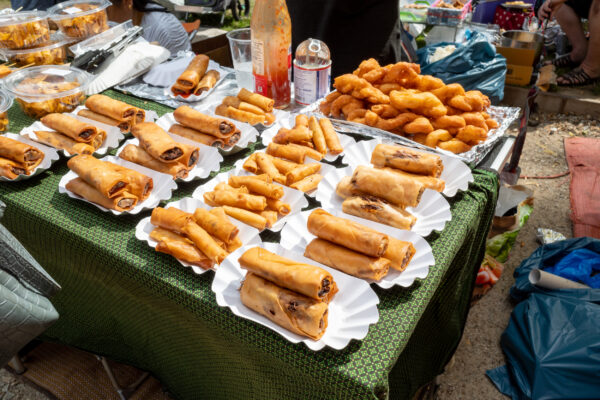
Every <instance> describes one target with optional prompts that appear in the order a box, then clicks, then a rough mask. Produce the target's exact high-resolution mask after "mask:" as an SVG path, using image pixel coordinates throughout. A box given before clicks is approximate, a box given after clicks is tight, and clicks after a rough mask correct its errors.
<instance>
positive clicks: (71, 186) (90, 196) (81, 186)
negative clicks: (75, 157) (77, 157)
mask: <svg viewBox="0 0 600 400" xmlns="http://www.w3.org/2000/svg"><path fill="white" fill-rule="evenodd" d="M71 160H72V159H71ZM65 187H66V188H67V190H69V191H70V192H73V193H75V194H76V195H78V196H80V197H83V198H84V199H86V200H88V201H91V202H92V203H96V204H99V205H101V206H102V207H105V208H109V209H113V210H116V211H129V210H131V209H132V208H134V207H135V205H136V204H137V200H138V199H137V197H135V196H134V195H132V194H131V193H128V192H121V193H119V194H118V195H116V196H114V197H112V198H108V197H106V196H104V195H103V194H102V193H100V192H99V191H98V190H97V189H96V188H94V187H93V186H90V185H88V184H87V182H86V181H84V180H83V179H81V178H75V179H73V180H71V181H69V182H67V184H66V185H65Z"/></svg>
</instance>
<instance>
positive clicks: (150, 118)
mask: <svg viewBox="0 0 600 400" xmlns="http://www.w3.org/2000/svg"><path fill="white" fill-rule="evenodd" d="M133 107H135V106H133ZM81 110H87V108H86V107H85V106H77V108H76V109H75V110H73V112H72V113H71V114H75V115H77V113H78V112H79V111H81ZM144 112H145V115H146V118H145V119H144V122H154V121H156V120H157V119H158V114H157V113H156V111H152V110H144Z"/></svg>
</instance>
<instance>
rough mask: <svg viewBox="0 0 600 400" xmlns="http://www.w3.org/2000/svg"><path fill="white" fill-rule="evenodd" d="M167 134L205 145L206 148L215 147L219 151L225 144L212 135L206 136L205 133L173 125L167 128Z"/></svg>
mask: <svg viewBox="0 0 600 400" xmlns="http://www.w3.org/2000/svg"><path fill="white" fill-rule="evenodd" d="M169 132H171V133H174V134H175V135H178V136H181V137H184V138H186V139H190V140H193V141H194V142H198V143H202V144H205V145H207V146H212V147H217V148H219V149H221V148H223V147H224V146H225V142H224V141H223V139H219V138H217V137H214V136H212V135H207V134H206V133H202V132H199V131H197V130H195V129H192V128H188V127H187V126H183V125H179V124H175V125H172V126H171V127H170V128H169Z"/></svg>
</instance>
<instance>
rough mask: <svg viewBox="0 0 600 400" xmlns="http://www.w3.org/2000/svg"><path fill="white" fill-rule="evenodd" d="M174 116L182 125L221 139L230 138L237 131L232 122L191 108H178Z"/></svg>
mask: <svg viewBox="0 0 600 400" xmlns="http://www.w3.org/2000/svg"><path fill="white" fill-rule="evenodd" d="M173 116H174V117H175V120H176V121H177V122H179V123H180V124H181V125H184V126H187V127H189V128H192V129H196V130H197V131H200V132H203V133H206V134H209V135H212V136H215V137H218V138H221V139H225V138H228V137H229V136H231V135H232V134H233V133H234V132H235V130H236V127H235V125H234V124H233V123H232V122H230V121H228V120H226V119H223V118H215V117H211V116H210V115H206V114H202V113H201V112H200V111H196V110H194V109H193V108H191V107H189V106H181V107H179V108H177V109H176V110H175V111H174V112H173Z"/></svg>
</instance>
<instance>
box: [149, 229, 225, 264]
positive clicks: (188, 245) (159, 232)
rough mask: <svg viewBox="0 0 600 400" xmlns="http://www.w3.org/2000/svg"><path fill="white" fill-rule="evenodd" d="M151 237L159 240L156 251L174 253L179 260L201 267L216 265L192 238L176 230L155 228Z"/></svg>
mask: <svg viewBox="0 0 600 400" xmlns="http://www.w3.org/2000/svg"><path fill="white" fill-rule="evenodd" d="M150 237H151V238H152V239H154V240H156V241H157V242H158V244H157V245H156V251H159V252H161V253H165V254H169V255H172V256H173V257H175V258H177V259H178V260H181V261H183V262H187V263H189V264H192V265H196V266H198V267H200V268H204V269H209V268H212V267H213V266H214V262H212V260H210V259H209V258H208V257H206V256H205V255H204V254H203V253H202V252H201V251H200V250H199V249H198V248H197V247H196V246H195V245H194V243H192V241H191V240H189V239H188V238H186V237H183V236H181V235H178V234H177V233H175V232H171V231H169V230H166V229H163V228H154V229H153V230H152V232H150Z"/></svg>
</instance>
